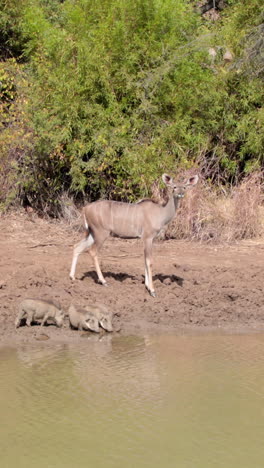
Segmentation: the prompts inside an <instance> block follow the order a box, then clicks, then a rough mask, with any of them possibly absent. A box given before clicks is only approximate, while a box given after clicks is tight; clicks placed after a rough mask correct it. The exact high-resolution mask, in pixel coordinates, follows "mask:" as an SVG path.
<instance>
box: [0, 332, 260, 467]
mask: <svg viewBox="0 0 264 468" xmlns="http://www.w3.org/2000/svg"><path fill="white" fill-rule="evenodd" d="M0 379H1V380H0V382H1V385H0V421H1V424H0V466H1V468H36V467H38V468H75V467H78V468H82V467H85V468H86V467H96V468H108V467H109V468H110V467H111V468H119V467H120V468H123V467H126V468H141V467H142V468H145V467H146V468H147V467H149V468H156V467H157V468H160V467H162V468H174V467H179V468H238V467H239V468H249V467H254V468H258V467H259V468H263V460H264V443H263V440H264V439H263V438H264V336H263V335H234V336H231V335H228V336H227V335H225V336H220V335H207V336H158V337H152V336H146V337H134V336H131V337H112V335H107V336H105V337H104V338H103V339H100V340H98V337H97V336H96V337H95V336H93V337H91V339H87V338H84V339H82V341H81V344H80V345H78V346H76V344H75V345H74V346H73V345H61V344H60V345H52V346H51V345H50V344H47V343H46V342H45V343H39V344H38V345H37V346H28V345H27V346H19V347H18V348H4V349H2V350H0Z"/></svg>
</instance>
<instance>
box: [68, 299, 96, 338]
mask: <svg viewBox="0 0 264 468" xmlns="http://www.w3.org/2000/svg"><path fill="white" fill-rule="evenodd" d="M68 314H69V320H70V325H71V327H72V328H78V330H90V331H94V332H96V333H99V323H98V319H97V317H96V316H95V315H94V314H92V313H91V312H89V311H87V310H85V309H83V308H81V307H75V306H74V305H73V304H71V305H70V307H69V310H68Z"/></svg>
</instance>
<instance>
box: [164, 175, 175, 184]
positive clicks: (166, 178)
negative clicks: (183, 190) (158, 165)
mask: <svg viewBox="0 0 264 468" xmlns="http://www.w3.org/2000/svg"><path fill="white" fill-rule="evenodd" d="M162 180H163V182H164V184H166V185H172V183H173V179H172V177H171V176H169V175H168V174H162Z"/></svg>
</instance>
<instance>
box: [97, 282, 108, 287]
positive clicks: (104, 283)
mask: <svg viewBox="0 0 264 468" xmlns="http://www.w3.org/2000/svg"><path fill="white" fill-rule="evenodd" d="M99 284H101V285H102V286H105V287H106V288H108V284H107V282H106V281H104V282H103V281H99Z"/></svg>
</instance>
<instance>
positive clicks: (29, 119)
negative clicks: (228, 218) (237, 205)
mask: <svg viewBox="0 0 264 468" xmlns="http://www.w3.org/2000/svg"><path fill="white" fill-rule="evenodd" d="M0 2H1V3H2V4H3V7H4V8H3V9H2V11H3V13H1V14H0V30H1V34H2V37H5V50H8V53H6V54H2V55H3V56H4V57H5V58H6V57H8V56H9V55H10V54H11V51H13V52H12V53H13V54H14V51H15V52H16V53H15V54H14V55H15V56H16V57H17V61H15V62H12V61H10V60H7V61H5V62H3V63H2V67H1V69H0V73H2V78H1V77H0V80H1V95H0V105H1V110H2V111H3V113H2V115H3V117H2V123H1V125H2V136H1V140H0V141H2V143H3V147H2V150H1V152H0V158H1V159H0V165H1V167H3V166H4V167H5V171H7V172H6V174H7V173H8V168H9V172H10V174H9V176H10V180H12V183H11V186H12V189H11V188H10V183H9V184H7V185H5V186H4V187H3V188H2V190H1V194H0V196H1V199H2V201H4V200H8V202H9V201H10V193H12V197H11V198H16V197H19V198H20V199H21V200H24V201H25V200H26V202H28V203H30V204H31V205H33V206H35V207H36V208H39V209H40V210H43V209H47V208H48V209H50V212H53V213H55V214H56V213H57V211H58V209H59V207H58V200H59V197H60V195H61V194H62V193H63V192H64V191H70V193H72V194H74V196H75V197H76V198H78V197H82V198H83V197H88V198H89V199H96V198H98V197H108V198H115V199H123V200H131V201H132V200H134V199H136V198H138V197H142V196H145V195H147V194H148V193H149V190H150V187H151V185H152V184H153V182H154V181H156V180H157V179H159V178H160V175H161V174H162V172H164V171H166V172H169V171H173V172H177V171H180V170H182V169H188V168H190V167H195V166H198V165H199V166H200V170H201V171H202V172H203V173H204V175H205V176H206V177H207V178H209V179H210V180H211V181H219V180H221V181H222V182H223V183H225V184H226V183H228V182H232V183H234V182H236V181H237V180H239V179H240V178H241V177H243V176H244V175H245V174H247V173H249V172H251V171H253V170H255V169H258V168H260V167H262V165H263V131H262V128H263V107H262V106H263V96H262V93H261V81H260V77H259V76H251V75H248V74H247V73H243V70H239V71H238V69H237V68H236V67H234V66H233V65H234V63H231V64H226V63H225V62H224V60H223V54H224V51H225V49H230V50H232V52H233V54H234V56H235V57H237V58H239V57H240V56H242V54H243V40H244V38H245V37H246V35H247V34H248V33H249V32H250V28H251V27H256V26H258V25H259V24H260V18H261V9H260V8H259V6H258V2H257V1H256V0H254V1H253V2H250V5H249V4H248V3H247V2H243V1H242V0H240V1H239V2H232V1H230V2H228V4H229V6H228V7H227V8H226V9H225V10H224V13H223V15H224V16H223V18H222V20H221V21H220V22H219V23H218V24H210V23H209V22H208V21H206V20H204V19H202V18H201V17H200V16H199V15H198V14H197V13H196V11H195V9H194V8H193V5H192V4H191V3H190V2H188V1H187V0H162V1H161V0H135V1H134V2H127V1H125V0H96V1H95V0H76V1H74V2H72V1H70V0H65V1H60V0H53V1H51V0H23V1H21V2H14V0H0ZM18 4H19V6H18ZM252 4H254V5H252ZM253 7H254V8H253ZM14 19H15V21H13V20H14ZM209 47H215V49H216V51H217V55H216V58H215V60H212V58H211V57H210V55H209V54H208V49H209ZM21 61H22V62H23V64H21ZM17 62H20V65H19V63H17ZM11 63H12V66H11ZM12 67H17V70H19V72H18V73H17V74H16V75H14V72H13V71H12V70H11V69H12ZM14 76H16V78H14ZM5 180H8V177H5Z"/></svg>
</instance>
